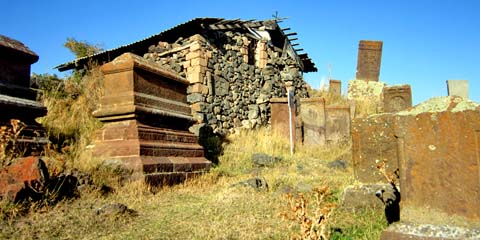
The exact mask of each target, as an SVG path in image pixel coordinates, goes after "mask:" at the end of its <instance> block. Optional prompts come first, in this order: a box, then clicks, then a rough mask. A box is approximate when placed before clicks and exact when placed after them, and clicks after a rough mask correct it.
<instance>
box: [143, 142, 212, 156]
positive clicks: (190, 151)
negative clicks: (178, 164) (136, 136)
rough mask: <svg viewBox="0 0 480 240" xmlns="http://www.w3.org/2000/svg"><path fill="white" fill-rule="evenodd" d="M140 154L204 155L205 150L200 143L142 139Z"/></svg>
mask: <svg viewBox="0 0 480 240" xmlns="http://www.w3.org/2000/svg"><path fill="white" fill-rule="evenodd" d="M140 156H165V157H170V156H173V157H177V156H178V157H203V156H204V151H203V148H202V147H201V146H200V145H198V144H185V143H170V142H153V141H149V142H147V141H141V142H140Z"/></svg>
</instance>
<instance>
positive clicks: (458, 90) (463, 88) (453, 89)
mask: <svg viewBox="0 0 480 240" xmlns="http://www.w3.org/2000/svg"><path fill="white" fill-rule="evenodd" d="M447 89H448V96H459V97H463V98H468V90H469V89H468V80H447Z"/></svg>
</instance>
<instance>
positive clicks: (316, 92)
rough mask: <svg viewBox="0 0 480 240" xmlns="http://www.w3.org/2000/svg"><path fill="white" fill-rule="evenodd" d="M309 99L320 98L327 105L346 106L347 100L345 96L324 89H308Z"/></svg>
mask: <svg viewBox="0 0 480 240" xmlns="http://www.w3.org/2000/svg"><path fill="white" fill-rule="evenodd" d="M308 94H309V96H310V97H322V98H324V99H325V103H326V104H327V105H348V100H347V98H346V97H345V96H342V95H338V94H335V93H332V92H330V91H328V90H324V89H309V92H308Z"/></svg>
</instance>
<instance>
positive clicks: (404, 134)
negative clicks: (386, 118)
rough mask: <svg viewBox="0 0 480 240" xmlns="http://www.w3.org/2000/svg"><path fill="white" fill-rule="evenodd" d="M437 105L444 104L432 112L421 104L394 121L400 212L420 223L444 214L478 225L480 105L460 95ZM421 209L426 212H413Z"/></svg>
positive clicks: (479, 200)
mask: <svg viewBox="0 0 480 240" xmlns="http://www.w3.org/2000/svg"><path fill="white" fill-rule="evenodd" d="M438 101H441V102H442V104H443V105H437V106H435V107H436V108H437V109H436V110H430V111H428V110H426V109H425V104H424V105H421V106H418V107H416V108H415V109H412V110H411V111H404V112H400V113H399V116H397V117H396V119H395V135H396V136H397V138H398V157H399V163H400V166H401V171H400V172H401V178H400V182H401V183H400V184H401V186H402V207H403V210H402V214H403V213H406V214H405V218H412V219H415V220H418V219H421V218H422V217H427V216H426V215H435V214H440V213H446V214H447V215H458V216H462V217H465V218H467V219H470V220H475V221H479V220H480V205H479V204H478V203H479V202H480V183H479V179H480V171H479V169H480V166H479V162H480V107H479V106H478V104H477V105H476V107H475V104H472V103H471V102H469V101H466V100H464V99H462V98H459V97H445V98H439V99H438ZM422 107H423V109H424V110H423V111H419V109H422ZM438 107H440V109H438ZM422 208H428V209H430V210H429V213H428V214H426V215H425V214H424V213H420V212H422V211H417V210H418V209H422ZM418 215H420V216H418ZM402 218H403V217H402Z"/></svg>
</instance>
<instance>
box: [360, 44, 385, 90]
mask: <svg viewBox="0 0 480 240" xmlns="http://www.w3.org/2000/svg"><path fill="white" fill-rule="evenodd" d="M382 45H383V42H382V41H366V40H361V41H360V43H359V44H358V61H357V75H356V78H357V79H359V80H365V81H376V82H378V79H379V76H380V64H381V62H382Z"/></svg>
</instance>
